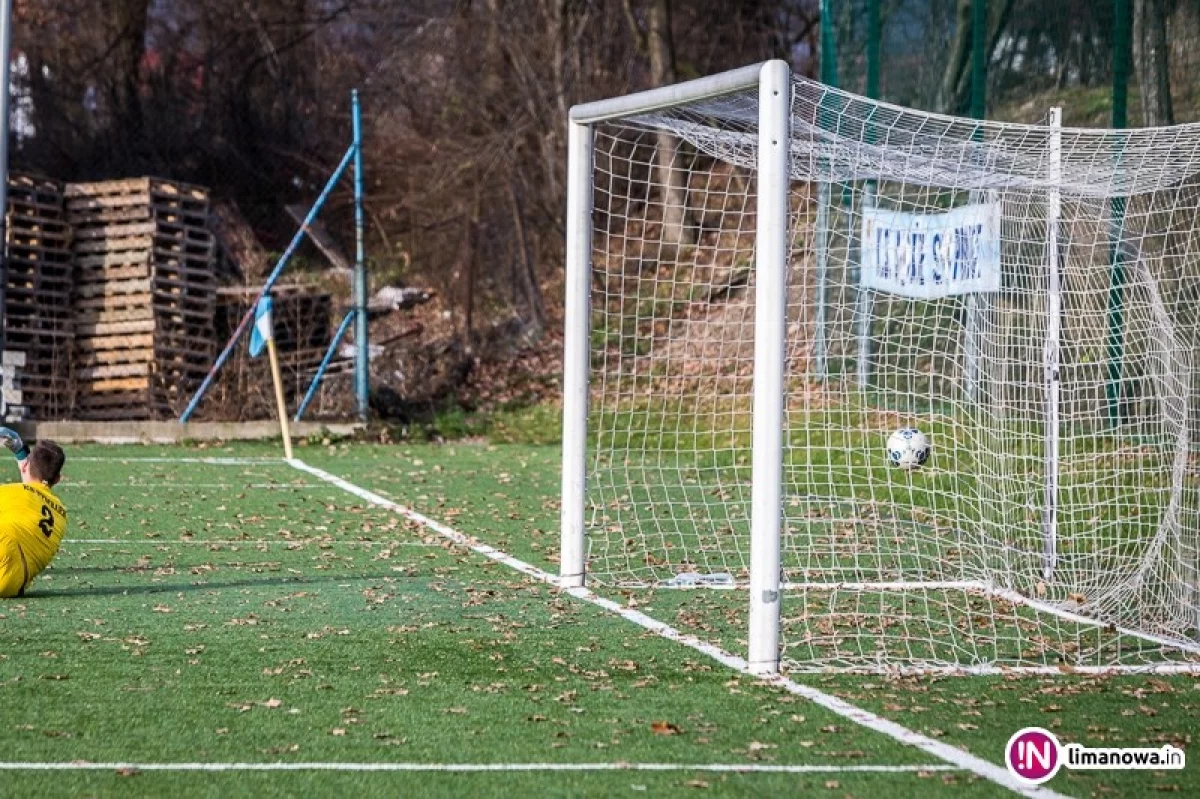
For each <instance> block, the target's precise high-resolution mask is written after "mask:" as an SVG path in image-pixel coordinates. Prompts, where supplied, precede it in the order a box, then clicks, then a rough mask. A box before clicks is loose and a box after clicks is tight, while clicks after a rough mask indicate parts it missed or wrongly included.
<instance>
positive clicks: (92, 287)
mask: <svg viewBox="0 0 1200 799" xmlns="http://www.w3.org/2000/svg"><path fill="white" fill-rule="evenodd" d="M153 285H154V281H153V280H152V279H151V278H148V277H146V278H139V279H136V280H109V281H105V282H104V283H87V284H84V285H81V286H79V289H78V295H79V297H81V298H89V297H114V296H118V295H127V294H148V292H150V291H151V289H152V288H153ZM146 299H147V300H149V299H150V298H149V296H147V297H146Z"/></svg>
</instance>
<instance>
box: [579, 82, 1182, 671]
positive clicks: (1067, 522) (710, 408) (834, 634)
mask: <svg viewBox="0 0 1200 799" xmlns="http://www.w3.org/2000/svg"><path fill="white" fill-rule="evenodd" d="M792 108H793V114H792V151H791V178H792V182H791V191H790V208H791V211H790V213H791V229H790V241H791V257H790V269H789V275H788V280H789V289H788V298H787V299H788V334H787V335H788V338H787V347H786V354H787V366H786V370H787V372H786V375H785V385H786V389H787V404H786V420H787V421H786V429H785V430H784V443H785V455H784V481H785V485H784V533H783V536H784V537H783V542H782V544H783V568H784V578H785V580H786V582H787V583H788V584H789V587H790V590H789V592H788V593H787V594H786V595H785V599H784V604H783V608H784V610H783V614H784V625H785V626H784V641H785V646H786V652H785V656H786V658H787V659H788V660H790V661H791V662H792V664H793V665H794V666H801V667H816V668H826V667H850V668H862V667H868V668H876V667H884V668H888V667H896V666H900V667H904V666H917V667H927V666H954V667H981V666H991V665H997V666H1031V665H1032V666H1046V665H1056V664H1067V665H1071V666H1090V667H1095V666H1113V665H1121V666H1139V665H1147V664H1154V663H1159V662H1162V661H1164V660H1171V659H1180V658H1189V657H1191V656H1192V655H1193V654H1194V652H1200V645H1198V644H1197V643H1196V641H1197V639H1198V636H1200V632H1198V630H1200V593H1198V592H1200V576H1198V572H1197V565H1198V558H1200V551H1198V549H1197V537H1198V536H1200V368H1198V367H1197V365H1196V364H1194V363H1193V361H1194V358H1195V356H1194V353H1196V351H1197V349H1198V346H1200V321H1198V320H1200V236H1198V234H1197V227H1198V226H1197V216H1198V214H1200V126H1195V125H1192V126H1180V127H1176V128H1166V129H1155V130H1140V131H1099V130H1096V131H1089V130H1072V129H1068V130H1063V131H1061V133H1058V134H1056V133H1055V132H1054V131H1053V130H1052V129H1051V128H1050V127H1049V126H1023V125H1004V124H997V123H977V122H974V121H971V120H960V119H952V118H947V117H938V116H932V115H928V114H923V113H920V112H915V111H910V110H906V109H902V108H896V107H891V106H887V105H884V104H879V103H875V102H872V101H868V100H865V99H862V98H859V97H855V96H852V95H849V94H845V93H842V92H838V91H835V90H830V89H828V88H826V87H824V86H822V85H820V84H817V83H813V82H811V81H807V80H803V79H796V80H794V82H793V97H792ZM757 119H758V108H757V94H756V92H755V91H747V92H743V93H737V94H732V95H727V96H724V97H720V98H717V99H710V100H706V101H704V102H702V103H697V104H692V105H684V106H679V107H673V108H669V109H666V110H663V111H658V112H655V113H653V114H647V115H642V116H637V117H631V118H626V119H622V120H619V121H617V122H607V123H603V124H598V125H596V126H595V131H594V134H595V152H594V161H595V166H594V172H593V177H594V214H593V221H594V225H595V232H594V236H593V277H592V297H591V307H592V320H591V337H592V338H591V342H592V344H591V353H592V360H591V387H592V389H591V405H590V411H589V467H588V494H587V500H588V506H589V518H588V557H589V563H588V568H589V574H590V575H591V578H592V579H596V580H599V581H603V582H608V583H617V584H621V585H626V586H661V585H679V584H684V585H690V584H695V583H697V582H701V583H704V582H707V583H715V584H722V583H725V582H727V581H728V582H732V583H736V584H739V585H740V584H744V583H745V581H746V578H747V568H748V565H749V529H750V522H749V517H750V478H751V475H750V462H751V458H750V430H751V389H752V379H753V365H754V359H753V353H754V293H755V291H754V289H755V276H754V268H753V266H754V234H755V221H756V220H755V206H756V203H755V164H756V156H757V148H756V128H757ZM668 134H669V135H668ZM1056 138H1057V140H1059V141H1060V142H1061V158H1057V157H1052V155H1051V153H1052V151H1054V150H1055V147H1053V146H1052V145H1053V144H1054V143H1055V142H1054V140H1055V139H1056ZM664 148H665V152H666V154H667V157H666V158H664V157H663V156H662V154H661V153H662V152H664ZM665 163H669V164H670V175H669V176H668V173H667V171H666V170H665V169H664V168H663V167H664V164H665ZM979 205H990V206H996V207H998V208H999V214H1000V222H999V262H1000V275H1001V282H1000V288H999V291H991V292H986V293H968V294H959V295H956V296H944V297H940V298H936V299H917V298H913V297H908V296H899V295H897V294H894V293H889V292H888V291H883V290H867V289H864V288H862V286H861V284H860V275H861V264H862V260H863V242H862V241H861V238H862V236H861V235H860V232H861V231H862V230H863V221H864V213H866V214H871V213H873V211H871V210H869V209H873V208H878V209H880V210H889V211H898V212H903V213H906V214H915V215H922V216H925V217H928V218H933V216H934V215H938V214H942V215H944V214H946V213H947V212H948V211H950V210H951V209H962V208H964V207H966V206H979ZM1055 207H1059V208H1061V212H1060V214H1059V215H1058V216H1054V215H1053V214H1052V211H1051V210H1050V209H1051V208H1055ZM864 209H867V210H864ZM1052 231H1053V232H1056V235H1057V241H1058V242H1059V248H1058V253H1059V256H1058V258H1057V262H1058V267H1057V268H1058V270H1059V274H1060V281H1061V305H1062V315H1061V323H1060V325H1061V327H1060V332H1059V334H1058V337H1057V339H1054V338H1053V335H1052V333H1051V331H1050V325H1049V319H1050V299H1049V298H1050V296H1051V291H1050V274H1051V267H1050V263H1051V258H1050V250H1049V245H1048V242H1049V241H1050V240H1051V232H1052ZM1049 340H1055V341H1057V344H1056V346H1055V349H1056V350H1057V356H1056V357H1057V361H1058V363H1059V376H1060V387H1061V388H1060V390H1059V398H1058V402H1057V414H1058V426H1057V435H1052V436H1050V437H1051V438H1053V439H1054V440H1055V441H1056V443H1057V447H1058V457H1057V459H1054V462H1053V464H1051V459H1049V458H1048V457H1047V447H1048V425H1049V424H1050V423H1051V419H1050V414H1049V411H1048V404H1047V396H1048V387H1047V386H1048V384H1047V376H1046V370H1045V368H1044V365H1045V359H1046V357H1047V351H1048V341H1049ZM905 426H914V427H918V428H920V429H921V430H923V431H924V432H926V433H927V434H928V435H929V436H930V438H931V439H932V441H933V457H932V462H931V463H930V464H929V465H927V466H926V467H924V468H923V469H920V470H918V471H916V472H905V471H901V470H896V469H893V468H891V467H889V465H888V463H887V460H886V457H885V453H884V442H885V441H886V439H887V437H888V435H889V434H890V433H891V432H893V431H894V430H896V429H897V428H900V427H905ZM1050 429H1051V430H1053V428H1050ZM1051 477H1054V478H1055V479H1056V480H1057V489H1056V490H1054V491H1052V492H1051V493H1050V494H1049V495H1048V493H1047V482H1048V480H1049V479H1050V478H1051ZM1050 496H1052V497H1053V498H1054V499H1055V500H1056V502H1057V517H1056V519H1055V520H1054V523H1053V526H1049V525H1050V523H1049V522H1048V520H1047V508H1048V504H1049V499H1048V497H1050ZM1050 529H1053V531H1054V533H1055V535H1054V540H1055V546H1056V551H1055V555H1054V557H1053V559H1049V560H1048V556H1047V555H1046V552H1045V550H1046V540H1047V537H1048V530H1050ZM1048 564H1049V566H1052V570H1051V572H1050V573H1047V568H1048ZM697 575H700V576H702V577H698V576H697ZM1189 647H1191V648H1192V649H1193V650H1194V652H1189V651H1188V648H1189Z"/></svg>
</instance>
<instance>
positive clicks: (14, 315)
mask: <svg viewBox="0 0 1200 799" xmlns="http://www.w3.org/2000/svg"><path fill="white" fill-rule="evenodd" d="M63 188H64V187H63V184H62V183H60V182H58V181H55V180H50V179H47V178H41V177H37V176H33V175H23V174H20V173H13V174H10V176H9V182H8V207H7V209H5V210H6V213H7V225H6V228H5V241H4V245H5V253H4V255H5V261H6V270H5V277H6V280H5V289H6V291H5V304H4V308H3V312H4V313H3V317H4V331H5V340H6V342H7V345H8V346H9V347H11V348H12V349H14V350H19V351H21V352H23V353H24V354H25V363H24V365H23V366H22V367H21V369H20V372H21V380H22V382H23V384H24V385H23V386H22V392H23V401H24V404H25V407H26V408H27V409H28V411H29V416H30V417H31V418H34V419H45V418H62V417H63V416H65V415H69V412H70V404H71V401H72V394H73V388H72V385H71V353H72V349H73V345H72V339H73V319H72V316H73V314H72V309H71V297H72V291H73V282H74V281H73V270H72V266H71V246H70V245H71V228H70V224H69V222H68V220H67V215H66V208H65V203H64V198H63Z"/></svg>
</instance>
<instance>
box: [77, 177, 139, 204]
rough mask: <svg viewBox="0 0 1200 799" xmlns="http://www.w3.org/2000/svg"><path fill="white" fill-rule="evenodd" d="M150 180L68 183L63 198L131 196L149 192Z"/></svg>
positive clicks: (132, 179)
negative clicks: (131, 194) (110, 195)
mask: <svg viewBox="0 0 1200 799" xmlns="http://www.w3.org/2000/svg"><path fill="white" fill-rule="evenodd" d="M149 191H150V178H122V179H119V180H98V181H94V182H91V183H68V184H67V185H66V186H64V187H63V196H64V197H66V198H67V199H71V198H74V197H96V196H104V195H109V194H130V193H136V192H147V193H148V192H149Z"/></svg>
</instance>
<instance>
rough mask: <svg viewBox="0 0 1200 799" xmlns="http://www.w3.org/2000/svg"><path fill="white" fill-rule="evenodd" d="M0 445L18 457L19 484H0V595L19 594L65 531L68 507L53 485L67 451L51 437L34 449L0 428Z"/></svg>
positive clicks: (43, 564)
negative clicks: (52, 490) (54, 492)
mask: <svg viewBox="0 0 1200 799" xmlns="http://www.w3.org/2000/svg"><path fill="white" fill-rule="evenodd" d="M0 444H3V445H4V446H5V447H6V448H8V449H9V450H10V451H11V452H12V453H13V454H14V455H16V456H17V468H18V469H20V471H21V482H20V483H10V484H8V485H0V597H14V596H21V595H22V594H24V593H25V589H27V588H29V584H30V583H32V582H33V578H34V577H37V575H38V574H39V573H41V571H42V569H44V568H46V566H48V565H49V564H50V561H51V560H52V559H53V558H54V555H55V553H57V552H58V545H59V544H60V543H62V539H63V535H64V534H65V533H66V532H67V511H66V508H64V507H63V506H62V503H61V502H59V501H58V497H56V496H54V494H53V493H52V492H51V489H52V488H53V487H54V486H55V484H57V483H58V480H59V477H60V476H61V475H62V467H63V463H65V462H66V460H67V458H66V455H64V454H63V451H62V448H61V447H59V446H58V445H57V444H55V443H54V442H53V441H39V442H37V443H36V444H34V445H33V448H32V449H30V448H29V447H27V446H25V442H23V441H22V440H21V437H20V436H19V435H17V434H16V433H15V432H14V431H12V430H9V429H8V428H7V427H0Z"/></svg>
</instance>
